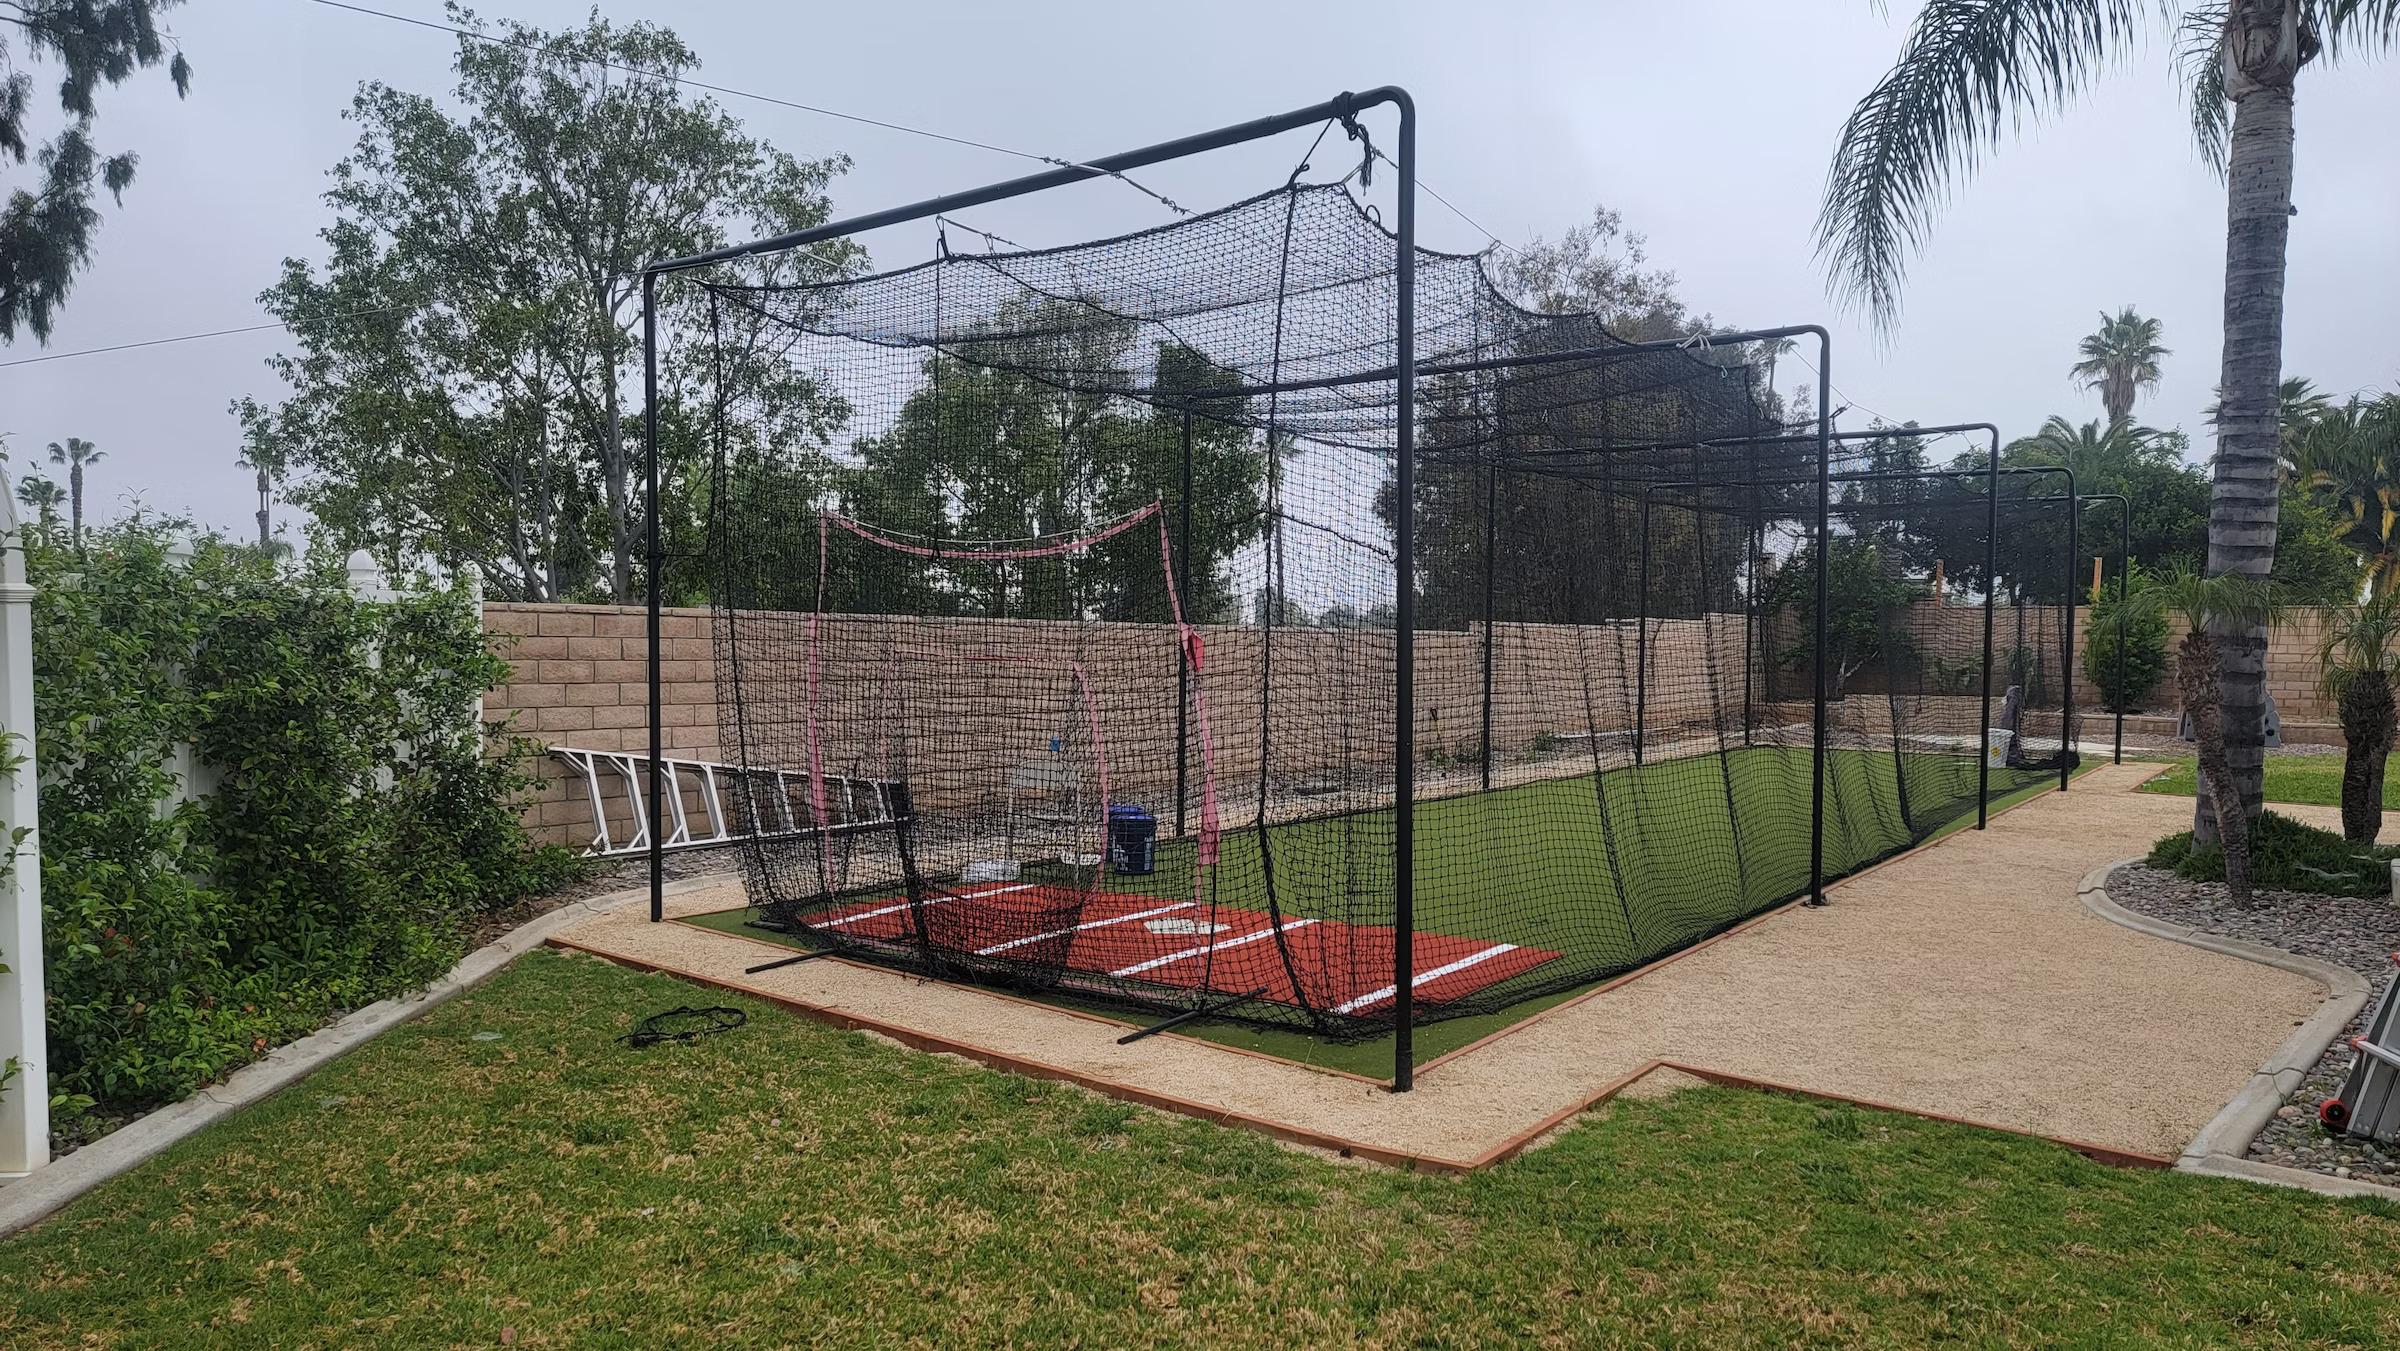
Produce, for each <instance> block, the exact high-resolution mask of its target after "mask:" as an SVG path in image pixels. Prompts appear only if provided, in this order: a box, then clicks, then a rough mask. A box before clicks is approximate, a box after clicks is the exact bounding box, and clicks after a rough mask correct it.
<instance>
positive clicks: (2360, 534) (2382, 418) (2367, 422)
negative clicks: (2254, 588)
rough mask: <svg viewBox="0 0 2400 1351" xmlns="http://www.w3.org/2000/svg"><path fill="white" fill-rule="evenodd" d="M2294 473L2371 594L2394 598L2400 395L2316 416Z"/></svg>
mask: <svg viewBox="0 0 2400 1351" xmlns="http://www.w3.org/2000/svg"><path fill="white" fill-rule="evenodd" d="M2291 474H2292V483H2293V486H2294V487H2295V488H2296V489H2297V490H2298V491H2299V492H2301V493H2302V494H2304V495H2306V496H2307V497H2308V498H2310V499H2311V500H2312V501H2315V502H2317V503H2319V504H2321V505H2322V506H2323V507H2324V508H2325V509H2326V510H2327V511H2328V512H2330V513H2332V515H2333V520H2334V533H2335V535H2336V537H2337V538H2339V539H2340V540H2341V541H2342V543H2344V544H2347V545H2349V546H2350V548H2351V550H2352V551H2353V552H2355V553H2357V554H2358V556H2359V558H2360V559H2361V560H2363V561H2364V563H2365V572H2366V580H2367V593H2368V594H2369V595H2371V596H2381V595H2384V594H2386V593H2388V592H2392V591H2393V590H2394V587H2393V585H2392V584H2393V583H2394V582H2395V581H2400V394H2385V395H2383V396H2381V397H2380V398H2376V399H2373V400H2363V399H2359V398H2356V397H2353V398H2351V399H2350V400H2349V402H2347V403H2344V404H2342V405H2340V406H2339V407H2336V408H2333V409H2332V410H2331V411H2329V412H2327V413H2325V414H2324V415H2322V416H2320V417H2318V418H2317V419H2316V420H2315V421H2313V422H2312V423H2310V424H2309V426H2308V427H2307V429H2306V430H2305V431H2304V432H2302V433H2301V434H2300V436H2299V438H2298V440H2297V442H2296V443H2295V444H2294V445H2293V447H2292V450H2291Z"/></svg>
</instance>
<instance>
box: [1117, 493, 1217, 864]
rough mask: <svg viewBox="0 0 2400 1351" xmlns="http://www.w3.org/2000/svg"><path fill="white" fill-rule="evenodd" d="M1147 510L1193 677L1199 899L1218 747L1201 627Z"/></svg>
mask: <svg viewBox="0 0 2400 1351" xmlns="http://www.w3.org/2000/svg"><path fill="white" fill-rule="evenodd" d="M1149 510H1151V511H1153V512H1158V513H1159V515H1158V561H1159V566H1160V567H1161V568H1162V569H1163V570H1164V571H1165V573H1166V577H1167V605H1168V607H1169V609H1170V612H1171V613H1172V614H1173V615H1174V617H1175V635H1176V638H1177V640H1178V641H1180V642H1181V643H1182V644H1183V651H1184V655H1185V656H1186V657H1187V658H1188V659H1189V660H1190V661H1191V664H1192V676H1193V677H1194V678H1193V680H1192V720H1193V721H1194V722H1196V723H1198V724H1199V726H1200V845H1199V850H1198V854H1197V864H1196V866H1195V867H1194V868H1193V869H1192V900H1193V901H1195V902H1198V901H1199V900H1201V899H1202V895H1203V889H1204V881H1203V879H1204V878H1205V877H1206V875H1207V872H1208V870H1209V868H1210V867H1212V866H1214V865H1215V863H1216V861H1217V747H1216V742H1215V741H1214V739H1212V738H1211V737H1210V735H1209V730H1208V697H1207V696H1206V695H1205V694H1202V693H1201V691H1200V681H1199V679H1198V677H1199V675H1200V668H1201V663H1202V661H1203V660H1204V658H1205V657H1206V656H1207V653H1206V652H1205V651H1204V650H1203V648H1202V646H1201V642H1200V631H1199V630H1198V629H1195V628H1193V627H1192V626H1191V625H1190V624H1188V623H1185V622H1184V618H1183V589H1182V588H1181V587H1179V586H1177V585H1176V582H1175V550H1174V547H1173V546H1172V545H1171V544H1170V543H1169V542H1168V540H1167V518H1166V515H1165V513H1164V512H1160V511H1159V504H1158V503H1157V502H1152V503H1151V504H1150V506H1149ZM1136 519H1139V518H1138V517H1137V518H1136Z"/></svg>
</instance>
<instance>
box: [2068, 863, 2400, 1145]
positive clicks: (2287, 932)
mask: <svg viewBox="0 0 2400 1351" xmlns="http://www.w3.org/2000/svg"><path fill="white" fill-rule="evenodd" d="M2108 895H2109V899H2111V900H2113V901H2115V902H2116V903H2117V904H2119V905H2121V906H2124V907H2125V908H2126V909H2128V910H2134V911H2138V912H2140V913H2142V914H2145V915H2150V916H2153V917H2155V918H2158V919H2166V920H2173V921H2175V922H2176V923H2178V924H2189V925H2191V926H2192V927H2193V928H2196V929H2200V930H2203V931H2205V932H2208V933H2213V934H2223V935H2224V936H2226V937H2228V938H2245V939H2248V940H2250V941H2251V942H2253V943H2264V944H2266V945H2267V946H2269V947H2275V948H2281V949H2283V950H2284V951H2285V952H2292V953H2298V954H2299V955H2301V956H2303V957H2315V958H2317V959H2319V960H2320V961H2327V962H2332V963H2333V964H2334V965H2336V966H2346V967H2348V968H2350V969H2351V970H2353V971H2356V972H2357V973H2358V974H2360V975H2362V976H2365V977H2366V978H2367V981H2368V983H2370V984H2371V985H2373V986H2374V987H2375V990H2376V992H2377V994H2378V995H2380V994H2381V992H2382V990H2383V987H2384V986H2385V984H2386V983H2388V982H2389V981H2390V980H2391V978H2392V973H2393V967H2392V960H2391V955H2390V954H2392V953H2394V952H2400V906H2394V905H2393V904H2392V903H2391V902H2390V901H2388V900H2381V899H2361V898H2358V897H2351V896H2313V895H2310V894H2308V893H2306V892H2300V891H2261V892H2259V893H2257V895H2256V896H2255V897H2253V898H2252V902H2251V904H2249V905H2247V906H2243V907H2239V908H2235V907H2231V906H2228V905H2227V904H2226V902H2225V887H2224V885H2223V884H2222V883H2218V882H2187V881H2185V880H2184V879H2182V878H2180V877H2177V876H2176V875H2175V874H2173V873H2170V872H2164V871H2161V870H2159V869H2157V868H2151V867H2146V866H2144V865H2142V864H2138V863H2137V864H2128V865H2126V866H2125V867H2122V868H2119V869H2117V870H2116V871H2115V872H2114V873H2111V874H2109V878H2108ZM2374 1007H2375V1004H2374V1001H2373V1000H2372V999H2370V1000H2369V1001H2368V1002H2367V1006H2366V1007H2365V1008H2364V1009H2361V1010H2360V1011H2359V1015H2358V1017H2356V1018H2354V1019H2352V1020H2351V1021H2350V1025H2349V1026H2348V1027H2345V1028H2343V1029H2342V1035H2341V1036H2339V1037H2337V1038H2335V1039H2334V1042H2333V1045H2331V1046H2329V1047H2327V1048H2325V1054H2324V1055H2323V1056H2321V1057H2319V1058H2318V1060H2317V1064H2316V1068H2314V1069H2312V1070H2310V1071H2309V1074H2308V1077H2307V1078H2306V1079H2304V1080H2302V1081H2301V1083H2300V1087H2299V1089H2298V1090H2297V1091H2295V1092H2294V1093H2293V1094H2292V1096H2291V1097H2290V1098H2289V1099H2287V1100H2286V1101H2285V1102H2284V1105H2283V1106H2282V1107H2280V1108H2278V1109H2277V1110H2276V1113H2275V1117H2274V1119H2273V1120H2272V1121H2269V1122H2268V1123H2267V1128H2266V1129H2265V1130H2263V1131H2261V1132H2259V1136H2258V1138H2257V1139H2256V1140H2254V1141H2252V1142H2251V1144H2250V1157H2251V1158H2253V1159H2257V1160H2258V1161H2259V1162H2261V1163H2278V1164H2282V1165H2284V1166H2285V1167H2287V1168H2306V1169H2308V1170H2310V1171H2311V1172H2318V1173H2330V1174H2332V1175H2333V1176H2335V1177H2356V1178H2363V1179H2365V1180H2367V1181H2370V1182H2385V1183H2394V1182H2400V1148H2395V1147H2393V1146H2388V1145H2387V1146H2377V1145H2374V1144H2372V1143H2369V1142H2368V1141H2365V1140H2360V1139H2356V1138H2353V1137H2351V1136H2347V1135H2334V1134H2332V1133H2330V1132H2328V1131H2327V1130H2326V1129H2325V1128H2324V1127H2322V1126H2320V1125H2318V1124H2317V1104H2318V1103H2320V1102H2322V1101H2324V1100H2325V1099H2326V1098H2329V1097H2331V1096H2333V1094H2334V1093H2335V1091H2336V1090H2338V1089H2339V1088H2340V1087H2341V1083H2342V1079H2343V1077H2344V1076H2346V1075H2348V1074H2349V1072H2350V1059H2351V1055H2352V1052H2351V1050H2350V1044H2349V1043H2350V1038H2352V1037H2355V1036H2357V1035H2359V1033H2360V1032H2362V1031H2363V1030H2364V1024H2365V1023H2366V1020H2367V1016H2368V1014H2370V1013H2371V1012H2373V1010H2374Z"/></svg>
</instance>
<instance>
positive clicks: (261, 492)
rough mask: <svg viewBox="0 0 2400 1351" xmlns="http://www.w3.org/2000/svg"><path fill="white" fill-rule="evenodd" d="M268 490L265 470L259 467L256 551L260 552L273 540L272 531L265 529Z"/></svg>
mask: <svg viewBox="0 0 2400 1351" xmlns="http://www.w3.org/2000/svg"><path fill="white" fill-rule="evenodd" d="M270 490H271V485H270V484H269V483H268V482H267V471H266V470H264V469H261V470H259V471H258V551H259V552H260V553H262V554H263V553H265V552H266V551H267V547H268V546H269V545H270V544H272V543H273V542H274V533H273V532H272V531H270V530H268V529H267V503H268V496H267V495H268V493H269V492H270Z"/></svg>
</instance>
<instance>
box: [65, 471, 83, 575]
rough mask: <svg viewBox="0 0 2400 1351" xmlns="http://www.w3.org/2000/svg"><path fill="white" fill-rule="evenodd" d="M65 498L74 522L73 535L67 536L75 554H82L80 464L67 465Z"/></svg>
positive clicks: (81, 475) (81, 477)
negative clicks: (71, 542)
mask: <svg viewBox="0 0 2400 1351" xmlns="http://www.w3.org/2000/svg"><path fill="white" fill-rule="evenodd" d="M67 497H68V499H69V502H68V505H69V507H70V508H71V509H72V511H73V512H74V522H75V523H74V526H73V527H72V528H73V532H74V533H73V534H72V535H71V536H69V538H70V539H72V540H73V541H74V544H75V552H77V553H82V552H83V466H82V465H80V464H73V465H69V466H67Z"/></svg>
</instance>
